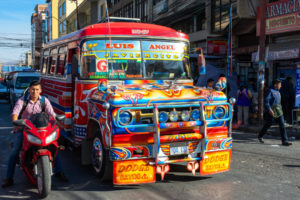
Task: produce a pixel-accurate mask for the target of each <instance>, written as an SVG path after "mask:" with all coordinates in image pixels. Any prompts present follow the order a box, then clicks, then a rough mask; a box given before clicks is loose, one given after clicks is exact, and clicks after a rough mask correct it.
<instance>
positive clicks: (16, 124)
mask: <svg viewBox="0 0 300 200" xmlns="http://www.w3.org/2000/svg"><path fill="white" fill-rule="evenodd" d="M13 125H15V126H22V127H24V126H26V127H27V128H29V129H31V127H29V126H28V125H27V124H26V122H25V120H23V119H20V120H15V121H13Z"/></svg>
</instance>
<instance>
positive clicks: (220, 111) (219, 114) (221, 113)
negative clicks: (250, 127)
mask: <svg viewBox="0 0 300 200" xmlns="http://www.w3.org/2000/svg"><path fill="white" fill-rule="evenodd" d="M213 114H214V117H215V118H216V119H222V118H224V117H225V115H226V110H225V108H224V107H223V106H217V107H216V108H215V109H214V112H213Z"/></svg>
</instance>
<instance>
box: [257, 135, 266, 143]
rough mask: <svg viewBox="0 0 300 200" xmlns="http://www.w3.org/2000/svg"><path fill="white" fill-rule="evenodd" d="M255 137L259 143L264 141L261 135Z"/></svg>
mask: <svg viewBox="0 0 300 200" xmlns="http://www.w3.org/2000/svg"><path fill="white" fill-rule="evenodd" d="M257 139H258V141H259V143H261V144H263V143H265V141H264V139H263V138H262V137H258V138H257Z"/></svg>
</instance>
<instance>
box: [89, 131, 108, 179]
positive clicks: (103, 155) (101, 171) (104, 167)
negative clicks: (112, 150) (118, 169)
mask: <svg viewBox="0 0 300 200" xmlns="http://www.w3.org/2000/svg"><path fill="white" fill-rule="evenodd" d="M91 156H92V165H93V169H94V172H95V173H96V175H97V176H98V177H99V178H100V180H101V181H102V182H109V183H111V181H112V168H113V167H112V161H110V159H109V151H108V150H106V149H105V148H104V146H103V143H102V141H101V139H100V137H99V136H95V137H94V138H93V143H92V145H91Z"/></svg>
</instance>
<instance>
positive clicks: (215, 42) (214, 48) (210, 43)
mask: <svg viewBox="0 0 300 200" xmlns="http://www.w3.org/2000/svg"><path fill="white" fill-rule="evenodd" d="M206 44H207V46H206V47H207V55H226V54H227V40H225V39H215V38H208V39H207V43H206Z"/></svg>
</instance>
